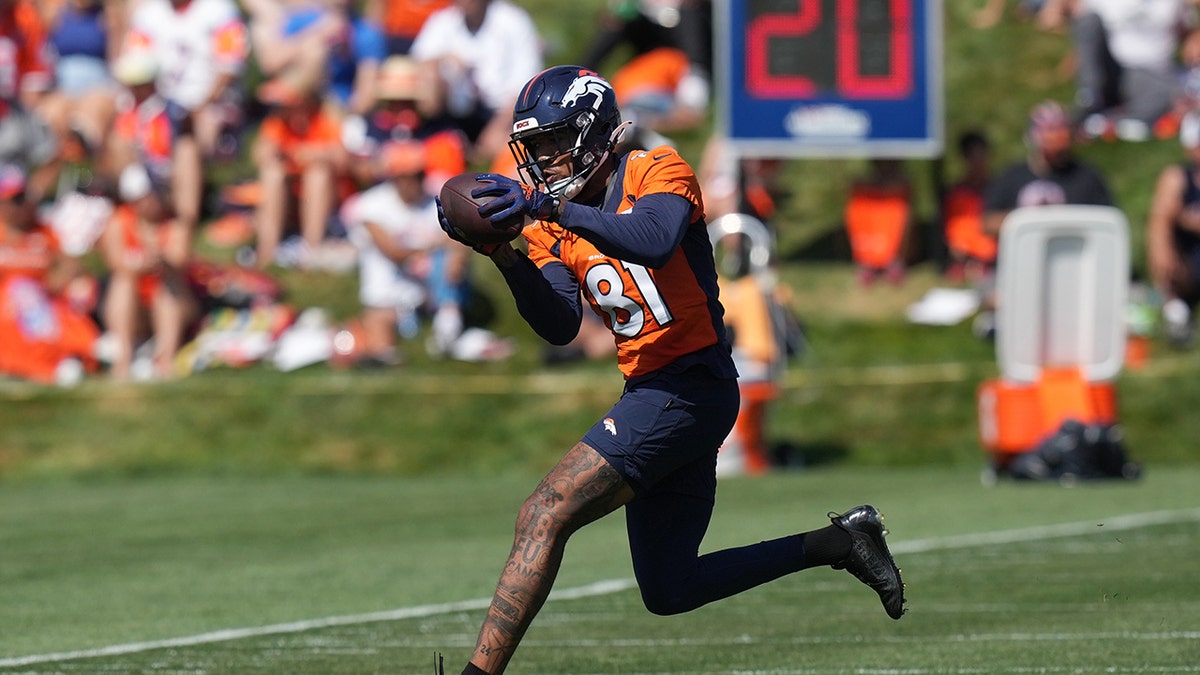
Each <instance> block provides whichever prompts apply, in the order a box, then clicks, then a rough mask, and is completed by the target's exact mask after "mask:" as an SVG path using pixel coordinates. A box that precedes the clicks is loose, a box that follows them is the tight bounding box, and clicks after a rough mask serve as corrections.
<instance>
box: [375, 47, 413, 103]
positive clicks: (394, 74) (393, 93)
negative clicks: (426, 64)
mask: <svg viewBox="0 0 1200 675" xmlns="http://www.w3.org/2000/svg"><path fill="white" fill-rule="evenodd" d="M420 90H421V76H420V72H419V70H418V67H417V62H416V61H414V60H413V59H412V58H411V57H408V56H402V55H399V54H396V55H393V56H389V57H388V58H387V60H385V61H384V62H383V65H381V66H380V67H379V98H380V99H382V100H384V101H406V100H415V99H416V98H417V97H418V96H419V95H420Z"/></svg>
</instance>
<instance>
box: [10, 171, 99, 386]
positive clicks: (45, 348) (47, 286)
mask: <svg viewBox="0 0 1200 675" xmlns="http://www.w3.org/2000/svg"><path fill="white" fill-rule="evenodd" d="M26 187H27V186H26V176H25V172H24V171H23V170H22V169H21V168H20V167H18V166H15V165H12V164H6V165H3V166H0V374H6V375H14V376H17V377H22V378H27V379H32V380H36V381H39V382H46V383H50V382H56V381H57V382H59V383H61V384H73V383H74V382H77V381H78V380H79V378H80V377H82V375H83V373H84V372H85V371H87V370H94V369H95V367H96V361H95V358H94V356H95V348H96V342H97V339H98V338H99V334H100V331H99V329H97V327H96V325H95V323H94V322H92V320H91V319H90V318H89V317H88V315H87V313H86V312H87V309H88V308H86V307H82V306H80V305H79V304H75V305H73V304H72V303H71V302H70V299H71V297H72V294H71V290H72V284H73V282H75V281H76V280H77V279H78V278H79V277H80V265H79V263H78V261H76V260H74V259H72V258H69V257H67V256H64V255H63V254H62V251H61V249H60V248H59V245H58V240H57V238H56V237H55V236H54V233H53V232H51V231H50V229H49V228H48V227H45V226H43V225H41V224H40V223H38V222H37V219H36V208H35V204H32V203H30V202H29V201H28V200H27V198H26V197H27V193H26Z"/></svg>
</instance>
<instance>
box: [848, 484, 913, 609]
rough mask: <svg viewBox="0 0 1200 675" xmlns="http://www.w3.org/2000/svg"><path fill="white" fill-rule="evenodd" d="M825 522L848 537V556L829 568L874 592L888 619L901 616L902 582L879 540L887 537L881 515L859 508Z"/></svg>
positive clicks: (866, 507)
mask: <svg viewBox="0 0 1200 675" xmlns="http://www.w3.org/2000/svg"><path fill="white" fill-rule="evenodd" d="M829 519H830V520H831V521H833V524H834V525H837V526H838V527H840V528H842V530H844V531H845V532H846V533H847V534H849V535H850V555H848V556H846V559H845V560H843V561H841V562H840V563H837V564H835V565H833V569H835V570H846V571H847V572H849V573H850V574H853V575H854V576H855V577H856V578H857V579H858V580H859V581H861V582H863V583H864V584H866V585H868V586H870V587H871V588H872V589H874V591H875V592H876V593H878V594H879V600H880V602H882V603H883V609H884V610H885V611H887V613H888V616H890V617H892V618H893V619H899V618H900V617H902V616H904V612H906V611H907V610H906V609H905V608H904V582H903V581H901V580H900V568H899V567H896V563H895V561H893V560H892V554H891V552H889V551H888V547H887V542H885V541H884V540H883V538H884V536H885V535H886V534H887V530H886V529H885V528H884V527H883V515H882V514H881V513H879V511H876V510H875V507H874V506H870V505H863V506H856V507H854V508H853V509H850V510H849V511H847V512H846V513H845V514H841V515H839V514H836V513H832V512H831V513H830V514H829Z"/></svg>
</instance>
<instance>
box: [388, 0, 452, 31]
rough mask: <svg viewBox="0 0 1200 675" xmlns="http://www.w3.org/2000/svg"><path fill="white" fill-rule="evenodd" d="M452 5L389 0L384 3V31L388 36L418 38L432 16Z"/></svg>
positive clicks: (448, 1) (448, 2) (428, 0)
mask: <svg viewBox="0 0 1200 675" xmlns="http://www.w3.org/2000/svg"><path fill="white" fill-rule="evenodd" d="M451 4H453V3H452V2H451V0H387V2H384V3H383V17H382V19H383V20H382V24H383V30H384V31H385V32H386V33H387V34H388V35H400V36H404V37H416V36H417V33H419V32H421V26H423V25H424V24H425V19H428V18H429V15H430V14H433V13H434V12H436V11H438V10H439V9H444V8H446V7H449V6H450V5H451Z"/></svg>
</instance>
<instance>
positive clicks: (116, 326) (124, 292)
mask: <svg viewBox="0 0 1200 675" xmlns="http://www.w3.org/2000/svg"><path fill="white" fill-rule="evenodd" d="M118 196H119V197H120V201H121V204H120V205H119V206H118V207H117V209H116V211H115V212H114V213H113V216H112V219H111V220H110V221H109V224H108V227H107V228H106V229H105V231H104V234H103V235H102V239H101V247H102V251H103V254H104V262H105V264H106V265H107V267H108V271H109V277H108V286H107V288H106V290H105V294H104V305H103V308H104V309H103V320H104V327H105V329H106V331H107V332H108V334H109V335H111V336H112V344H113V354H112V364H111V373H112V376H113V377H114V378H117V379H127V378H129V377H130V376H131V375H133V376H135V377H137V378H138V379H150V378H154V379H169V378H171V377H172V376H173V375H174V372H175V371H174V369H173V363H174V360H175V355H176V353H177V352H178V351H179V348H180V346H182V344H183V342H184V338H185V332H186V330H187V328H188V326H190V325H191V324H192V323H193V322H194V321H195V319H196V317H197V313H198V307H197V304H196V300H195V297H194V296H193V294H192V291H191V289H190V287H189V285H188V280H187V275H186V271H187V265H188V262H189V261H190V258H191V242H190V241H189V239H190V237H191V229H190V227H189V226H188V225H187V224H185V223H181V222H179V221H178V220H177V219H175V218H174V217H173V213H172V212H171V207H170V205H169V203H168V202H167V200H166V199H164V198H163V197H162V196H161V195H160V194H159V192H158V191H157V190H156V189H155V188H154V185H153V184H152V183H151V180H150V174H149V173H147V171H146V169H145V168H143V167H142V166H141V165H140V164H130V165H129V166H127V167H125V169H124V170H123V171H122V172H121V176H120V181H119V186H118ZM147 339H151V340H153V356H152V357H150V359H149V360H148V361H146V362H143V363H144V366H143V364H141V363H139V364H137V365H136V366H135V362H134V355H135V353H136V351H137V349H138V346H139V345H141V344H142V343H143V342H144V341H146V340H147Z"/></svg>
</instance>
